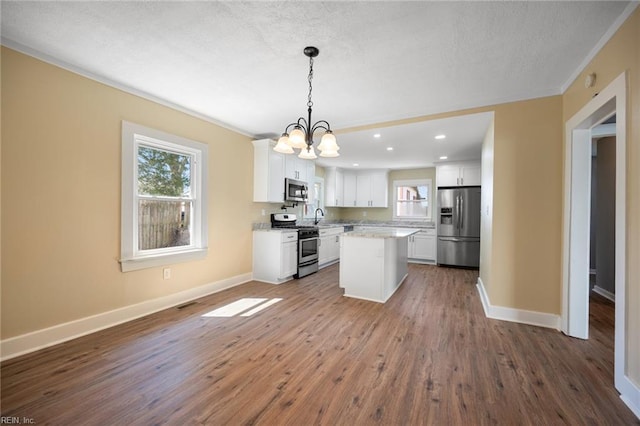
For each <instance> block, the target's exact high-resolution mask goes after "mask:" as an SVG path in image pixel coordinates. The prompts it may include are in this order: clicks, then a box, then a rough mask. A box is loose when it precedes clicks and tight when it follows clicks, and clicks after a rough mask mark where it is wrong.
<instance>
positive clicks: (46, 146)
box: [1, 48, 258, 339]
mask: <svg viewBox="0 0 640 426" xmlns="http://www.w3.org/2000/svg"><path fill="white" fill-rule="evenodd" d="M122 120H127V121H131V122H135V123H139V124H142V125H145V126H149V127H153V128H157V129H159V130H162V131H165V132H168V133H172V134H176V135H179V136H183V137H186V138H190V139H193V140H197V141H201V142H204V143H206V144H208V145H209V147H210V150H209V162H210V167H209V170H210V172H209V188H210V193H209V212H208V215H209V254H208V256H207V257H206V259H204V260H201V261H195V262H188V263H181V264H176V265H171V267H172V277H171V279H169V280H163V279H162V270H161V268H152V269H145V270H140V271H134V272H127V273H122V272H121V271H120V266H119V263H118V258H119V256H120V171H121V167H120V154H121V140H120V139H121V138H120V131H121V121H122ZM2 122H3V126H2V253H3V258H2V331H1V336H2V339H6V338H9V337H13V336H17V335H20V334H24V333H27V332H31V331H35V330H39V329H42V328H46V327H49V326H53V325H57V324H61V323H64V322H68V321H71V320H75V319H79V318H83V317H87V316H90V315H94V314H98V313H101V312H105V311H109V310H112V309H116V308H120V307H124V306H127V305H131V304H135V303H138V302H142V301H146V300H149V299H153V298H157V297H160V296H164V295H167V294H171V293H175V292H178V291H182V290H186V289H189V288H193V287H197V286H200V285H204V284H208V283H211V282H215V281H217V280H221V279H224V278H229V277H234V276H237V275H241V274H245V273H250V272H251V254H250V253H251V244H252V243H251V222H252V218H253V217H254V216H256V211H257V210H256V208H257V207H258V206H256V205H254V204H253V203H252V202H251V195H252V182H253V151H252V146H251V143H250V142H249V138H248V137H246V136H242V135H239V134H237V133H234V132H232V131H229V130H226V129H223V128H221V127H218V126H215V125H213V124H211V123H208V122H206V121H203V120H200V119H197V118H194V117H191V116H189V115H186V114H183V113H180V112H177V111H175V110H172V109H170V108H167V107H164V106H161V105H159V104H156V103H154V102H150V101H147V100H144V99H142V98H139V97H136V96H133V95H130V94H127V93H125V92H122V91H120V90H117V89H114V88H111V87H108V86H105V85H103V84H100V83H98V82H95V81H93V80H89V79H86V78H83V77H81V76H78V75H77V74H73V73H71V72H68V71H65V70H62V69H60V68H57V67H54V66H51V65H48V64H46V63H44V62H41V61H38V60H36V59H33V58H31V57H29V56H25V55H23V54H20V53H17V52H15V51H12V50H10V49H7V48H2ZM229 159H233V160H232V161H229ZM229 182H233V183H234V185H233V187H230V186H229V185H228V183H229Z"/></svg>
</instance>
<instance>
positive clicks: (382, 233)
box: [343, 228, 420, 238]
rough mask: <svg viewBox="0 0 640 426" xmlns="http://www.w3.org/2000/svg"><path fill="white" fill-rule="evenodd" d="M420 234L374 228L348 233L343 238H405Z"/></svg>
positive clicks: (409, 229)
mask: <svg viewBox="0 0 640 426" xmlns="http://www.w3.org/2000/svg"><path fill="white" fill-rule="evenodd" d="M418 232H420V230H419V229H412V228H372V229H363V230H359V231H352V232H348V233H346V234H344V235H343V237H360V238H404V237H408V236H410V235H413V234H417V233H418Z"/></svg>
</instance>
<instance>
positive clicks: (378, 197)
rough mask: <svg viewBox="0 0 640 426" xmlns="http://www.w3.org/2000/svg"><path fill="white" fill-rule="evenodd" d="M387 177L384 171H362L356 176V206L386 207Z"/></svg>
mask: <svg viewBox="0 0 640 426" xmlns="http://www.w3.org/2000/svg"><path fill="white" fill-rule="evenodd" d="M387 195H388V179H387V172H386V171H378V170H372V171H362V172H358V174H357V178H356V206H357V207H387V206H388V202H387V201H388V200H387V198H388V197H387Z"/></svg>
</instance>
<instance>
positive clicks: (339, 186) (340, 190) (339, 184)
mask: <svg viewBox="0 0 640 426" xmlns="http://www.w3.org/2000/svg"><path fill="white" fill-rule="evenodd" d="M335 205H336V207H339V206H343V205H344V173H343V172H342V170H336V204H335Z"/></svg>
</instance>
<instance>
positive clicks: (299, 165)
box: [284, 154, 316, 184]
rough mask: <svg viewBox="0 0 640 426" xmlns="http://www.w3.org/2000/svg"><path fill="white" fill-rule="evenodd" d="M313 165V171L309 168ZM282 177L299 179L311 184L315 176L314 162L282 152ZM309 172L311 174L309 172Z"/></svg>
mask: <svg viewBox="0 0 640 426" xmlns="http://www.w3.org/2000/svg"><path fill="white" fill-rule="evenodd" d="M312 167H313V173H311V172H310V169H311V168H312ZM284 171H285V172H284V177H286V178H289V179H295V180H300V181H302V182H307V183H308V184H311V181H312V180H313V179H314V178H315V176H316V172H315V163H314V162H313V161H312V160H303V159H302V158H298V156H297V155H296V154H284ZM309 173H311V174H309Z"/></svg>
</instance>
